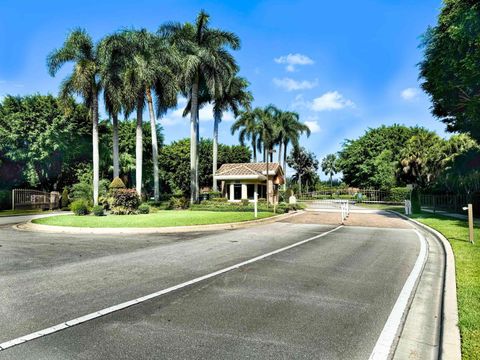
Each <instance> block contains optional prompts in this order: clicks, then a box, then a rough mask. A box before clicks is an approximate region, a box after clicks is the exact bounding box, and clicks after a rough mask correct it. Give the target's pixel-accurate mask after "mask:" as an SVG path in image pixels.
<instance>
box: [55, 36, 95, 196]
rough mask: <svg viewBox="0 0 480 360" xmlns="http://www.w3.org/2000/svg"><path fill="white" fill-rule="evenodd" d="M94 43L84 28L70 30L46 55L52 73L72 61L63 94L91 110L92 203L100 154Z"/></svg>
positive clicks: (63, 85) (62, 87)
mask: <svg viewBox="0 0 480 360" xmlns="http://www.w3.org/2000/svg"><path fill="white" fill-rule="evenodd" d="M97 50H98V49H97V45H96V44H94V43H93V41H92V38H91V37H90V36H89V35H88V34H87V33H86V32H85V30H83V29H76V30H74V31H72V32H71V33H70V34H69V35H68V36H67V39H66V40H65V42H64V44H63V46H62V47H61V48H60V49H56V50H54V51H52V52H51V53H50V55H49V56H48V58H47V65H48V71H49V73H50V75H52V76H54V75H55V74H56V73H57V72H58V70H59V69H60V68H61V67H62V66H63V65H65V64H66V63H70V62H71V63H73V64H74V68H73V72H72V73H71V74H70V75H69V76H67V77H66V78H65V79H64V81H63V82H62V85H61V89H60V94H61V95H62V97H67V96H71V95H73V94H76V95H80V96H81V97H82V98H83V100H84V102H85V105H86V106H87V107H88V108H89V110H90V116H91V119H92V124H93V126H92V145H93V203H94V205H97V204H98V193H99V176H100V175H99V171H100V165H99V162H100V159H99V158H100V155H99V150H98V147H99V145H98V95H99V93H100V90H101V84H100V80H99V58H98V51H97Z"/></svg>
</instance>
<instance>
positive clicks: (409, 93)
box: [400, 88, 420, 101]
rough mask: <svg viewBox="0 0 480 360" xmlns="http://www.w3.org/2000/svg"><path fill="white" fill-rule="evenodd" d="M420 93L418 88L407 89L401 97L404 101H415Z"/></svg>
mask: <svg viewBox="0 0 480 360" xmlns="http://www.w3.org/2000/svg"><path fill="white" fill-rule="evenodd" d="M419 93H420V92H419V91H418V89H416V88H406V89H404V90H403V91H402V92H401V93H400V96H401V97H402V98H403V100H407V101H408V100H413V99H415V98H416V97H417V96H418V95H419Z"/></svg>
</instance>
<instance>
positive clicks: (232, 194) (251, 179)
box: [215, 163, 285, 204]
mask: <svg viewBox="0 0 480 360" xmlns="http://www.w3.org/2000/svg"><path fill="white" fill-rule="evenodd" d="M215 179H216V180H217V181H219V182H221V185H220V189H221V191H222V194H223V196H225V197H226V198H227V199H228V201H231V202H236V201H241V200H242V199H248V200H250V201H253V199H254V193H255V192H257V194H258V198H259V199H267V196H268V200H269V202H270V203H271V204H273V203H278V188H279V186H280V185H282V184H283V183H284V182H285V175H284V173H283V169H282V167H281V166H280V164H278V163H268V174H267V163H241V164H223V165H222V166H221V167H220V169H218V170H217V172H216V173H215ZM267 181H268V194H267Z"/></svg>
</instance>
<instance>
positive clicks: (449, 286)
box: [391, 211, 462, 360]
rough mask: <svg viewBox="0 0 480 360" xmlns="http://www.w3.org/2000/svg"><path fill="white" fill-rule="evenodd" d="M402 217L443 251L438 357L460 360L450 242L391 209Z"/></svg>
mask: <svg viewBox="0 0 480 360" xmlns="http://www.w3.org/2000/svg"><path fill="white" fill-rule="evenodd" d="M391 212H392V213H394V214H396V215H398V216H400V217H402V218H403V219H405V220H407V221H409V222H412V223H414V224H415V225H417V226H419V227H421V228H422V229H424V230H426V231H427V232H429V233H430V234H432V235H433V236H434V238H436V239H437V240H438V241H439V242H440V243H441V245H442V247H443V250H444V252H445V256H446V259H445V271H444V274H445V282H444V286H443V299H442V319H441V324H442V325H441V339H440V354H439V358H440V359H447V360H461V358H462V352H461V341H460V329H459V328H458V304H457V286H456V279H455V257H454V255H453V250H452V247H451V245H450V242H449V241H448V240H447V238H446V237H445V236H443V235H442V234H441V233H440V232H438V231H437V230H435V229H433V228H431V227H429V226H427V225H425V224H422V223H420V222H419V221H416V220H414V219H410V218H409V217H407V216H405V215H403V214H400V213H397V212H395V211H391Z"/></svg>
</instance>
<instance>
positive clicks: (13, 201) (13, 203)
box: [12, 189, 15, 210]
mask: <svg viewBox="0 0 480 360" xmlns="http://www.w3.org/2000/svg"><path fill="white" fill-rule="evenodd" d="M12 210H15V189H12Z"/></svg>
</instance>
